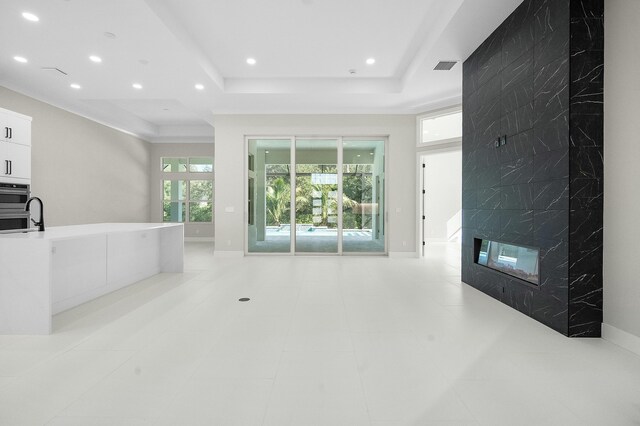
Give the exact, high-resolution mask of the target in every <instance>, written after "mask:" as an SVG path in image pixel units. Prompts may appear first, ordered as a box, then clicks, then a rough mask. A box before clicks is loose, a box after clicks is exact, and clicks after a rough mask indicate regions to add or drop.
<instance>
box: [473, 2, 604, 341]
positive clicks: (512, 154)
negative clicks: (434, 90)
mask: <svg viewBox="0 0 640 426" xmlns="http://www.w3.org/2000/svg"><path fill="white" fill-rule="evenodd" d="M603 13H604V7H603V0H525V1H523V2H522V4H521V5H520V6H519V7H518V8H517V9H516V10H515V11H514V12H513V13H512V14H511V15H510V16H509V17H508V18H507V19H506V20H505V22H504V23H503V24H502V25H501V26H500V27H499V28H498V29H496V31H495V32H494V33H493V34H491V36H490V37H489V38H488V39H487V40H486V41H485V42H484V43H482V44H481V46H480V47H479V48H478V49H477V50H476V52H474V53H473V54H472V55H471V56H470V57H469V59H468V60H467V61H466V62H465V64H464V67H463V75H464V78H463V104H464V108H463V110H464V115H465V117H464V119H463V120H464V123H465V124H464V129H465V132H464V137H463V230H462V245H463V250H462V277H463V280H464V281H465V282H466V283H468V284H470V285H472V286H474V287H476V288H477V289H479V290H481V291H483V292H485V293H487V294H488V295H490V296H491V297H495V298H496V299H499V300H501V301H502V302H503V303H506V304H508V305H509V306H511V307H513V308H514V309H517V310H519V311H520V312H523V313H524V314H526V315H529V316H531V317H533V318H535V319H537V320H538V321H540V322H542V323H543V324H546V325H548V326H549V327H552V328H554V329H555V330H557V331H559V332H561V333H564V334H566V335H568V336H599V333H600V331H599V326H600V323H601V321H602V237H603V229H602V200H603V196H604V194H603V180H602V177H603V152H604V151H603V136H602V135H603V114H602V109H603V75H604V66H603V63H604V54H603V48H604V42H603V40H604V36H603V35H604V27H603V23H604V20H603ZM498 135H507V143H506V145H504V146H500V147H497V148H496V147H495V144H494V141H495V138H496V137H497V136H498ZM497 171H499V173H497ZM474 238H487V239H492V240H496V241H504V242H511V243H513V244H520V245H526V246H533V247H539V248H540V268H541V269H540V271H541V276H540V285H539V286H538V287H537V288H534V289H532V288H530V287H528V286H526V285H523V284H522V283H521V282H519V281H518V280H516V279H511V278H509V277H505V276H502V275H501V274H496V273H492V272H491V271H489V272H487V270H486V268H485V269H484V270H483V269H482V268H479V267H478V265H476V264H475V263H474V262H473V239H474Z"/></svg>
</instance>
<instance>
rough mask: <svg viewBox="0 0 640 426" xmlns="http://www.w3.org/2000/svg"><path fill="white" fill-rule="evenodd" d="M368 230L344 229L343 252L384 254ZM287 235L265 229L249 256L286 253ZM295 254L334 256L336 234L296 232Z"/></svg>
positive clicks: (381, 241)
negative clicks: (329, 254)
mask: <svg viewBox="0 0 640 426" xmlns="http://www.w3.org/2000/svg"><path fill="white" fill-rule="evenodd" d="M371 234H372V232H371V230H370V229H345V230H344V231H343V242H342V251H343V252H357V253H384V240H376V239H374V238H373V236H372V235H371ZM290 238H291V235H290V231H289V229H288V228H286V229H279V230H274V229H269V228H268V229H267V232H266V234H265V240H264V241H256V242H251V241H250V244H249V253H289V251H290V244H291V240H290ZM296 252H298V253H337V252H338V231H337V230H335V229H315V230H312V231H310V230H299V231H298V232H297V233H296Z"/></svg>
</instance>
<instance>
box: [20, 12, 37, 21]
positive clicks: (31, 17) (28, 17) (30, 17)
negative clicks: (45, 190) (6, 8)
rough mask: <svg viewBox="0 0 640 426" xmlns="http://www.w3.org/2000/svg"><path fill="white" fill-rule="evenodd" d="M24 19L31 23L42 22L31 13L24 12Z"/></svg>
mask: <svg viewBox="0 0 640 426" xmlns="http://www.w3.org/2000/svg"><path fill="white" fill-rule="evenodd" d="M22 17H23V18H24V19H26V20H27V21H31V22H38V21H39V20H40V18H38V17H37V16H36V15H34V14H33V13H29V12H22Z"/></svg>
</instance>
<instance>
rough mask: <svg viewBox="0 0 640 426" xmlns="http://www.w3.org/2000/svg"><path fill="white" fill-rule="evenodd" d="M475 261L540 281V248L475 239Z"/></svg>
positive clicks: (497, 269) (500, 270)
mask: <svg viewBox="0 0 640 426" xmlns="http://www.w3.org/2000/svg"><path fill="white" fill-rule="evenodd" d="M474 243H475V244H474V248H475V250H474V251H475V263H477V264H478V265H482V266H486V267H487V268H490V269H494V270H496V271H499V272H502V273H504V274H507V275H511V276H513V277H516V278H519V279H521V280H524V281H527V282H529V283H531V284H535V285H538V284H539V283H540V272H539V267H540V249H537V248H533V247H525V246H519V245H515V244H509V243H503V242H499V241H490V240H482V239H478V238H475V239H474Z"/></svg>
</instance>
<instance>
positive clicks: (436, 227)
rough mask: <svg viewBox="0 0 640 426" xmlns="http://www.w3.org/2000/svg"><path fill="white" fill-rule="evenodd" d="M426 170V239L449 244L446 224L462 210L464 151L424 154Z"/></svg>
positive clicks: (460, 149) (436, 151) (440, 151)
mask: <svg viewBox="0 0 640 426" xmlns="http://www.w3.org/2000/svg"><path fill="white" fill-rule="evenodd" d="M422 159H423V161H424V163H425V164H426V168H425V186H426V190H427V193H426V203H425V216H426V217H427V219H426V221H425V238H426V241H447V221H449V219H451V218H452V217H453V216H454V215H455V214H456V213H458V212H459V211H460V209H461V208H462V148H460V147H458V148H454V149H445V150H434V151H429V152H424V153H422Z"/></svg>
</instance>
